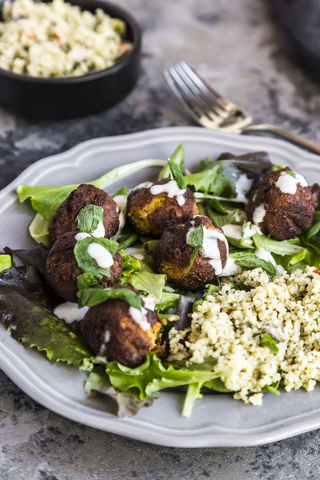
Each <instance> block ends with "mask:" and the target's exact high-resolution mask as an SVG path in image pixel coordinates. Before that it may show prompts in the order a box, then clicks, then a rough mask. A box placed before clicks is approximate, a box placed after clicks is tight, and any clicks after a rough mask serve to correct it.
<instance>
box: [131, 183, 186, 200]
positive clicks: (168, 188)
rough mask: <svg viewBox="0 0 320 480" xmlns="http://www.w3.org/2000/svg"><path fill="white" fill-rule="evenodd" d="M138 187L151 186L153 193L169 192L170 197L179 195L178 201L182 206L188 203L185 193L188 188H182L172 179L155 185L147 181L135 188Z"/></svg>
mask: <svg viewBox="0 0 320 480" xmlns="http://www.w3.org/2000/svg"><path fill="white" fill-rule="evenodd" d="M138 188H149V189H150V193H151V194H152V195H158V194H159V193H167V194H168V197H169V198H173V197H177V202H178V204H179V205H180V207H181V206H182V205H184V204H185V203H186V200H185V198H184V194H185V193H186V191H187V190H186V189H185V188H184V189H183V190H181V189H180V188H179V187H178V184H177V182H176V181H175V180H170V181H169V182H168V183H165V184H164V185H154V184H153V183H152V182H145V183H141V184H140V185H138V186H137V187H136V188H134V190H137V189H138Z"/></svg>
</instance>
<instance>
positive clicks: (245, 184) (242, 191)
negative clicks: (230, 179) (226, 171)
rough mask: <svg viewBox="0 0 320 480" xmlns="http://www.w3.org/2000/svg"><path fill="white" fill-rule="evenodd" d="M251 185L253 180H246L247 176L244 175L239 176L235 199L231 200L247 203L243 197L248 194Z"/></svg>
mask: <svg viewBox="0 0 320 480" xmlns="http://www.w3.org/2000/svg"><path fill="white" fill-rule="evenodd" d="M252 183H253V179H251V178H248V177H247V175H245V174H244V173H243V174H242V175H240V177H239V178H238V180H237V181H236V192H237V197H236V198H233V199H232V200H233V201H238V202H243V203H248V199H247V198H246V197H245V195H246V194H247V193H248V192H249V190H250V188H251V186H252Z"/></svg>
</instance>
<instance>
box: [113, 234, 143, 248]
mask: <svg viewBox="0 0 320 480" xmlns="http://www.w3.org/2000/svg"><path fill="white" fill-rule="evenodd" d="M138 239H139V235H137V234H136V233H133V234H132V233H129V234H128V235H121V237H118V243H119V247H118V251H120V250H125V249H126V248H129V247H130V245H132V244H133V243H134V242H136V241H137V240H138Z"/></svg>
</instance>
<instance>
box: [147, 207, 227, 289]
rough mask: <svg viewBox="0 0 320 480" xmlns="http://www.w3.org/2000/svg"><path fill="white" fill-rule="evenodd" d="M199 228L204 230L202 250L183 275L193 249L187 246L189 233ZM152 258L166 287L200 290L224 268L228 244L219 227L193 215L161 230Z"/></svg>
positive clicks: (202, 217)
mask: <svg viewBox="0 0 320 480" xmlns="http://www.w3.org/2000/svg"><path fill="white" fill-rule="evenodd" d="M200 225H203V227H204V229H203V230H204V242H203V248H204V251H198V252H197V254H196V257H195V259H194V262H193V264H192V267H191V269H190V271H189V272H188V273H187V274H186V272H187V271H188V269H189V267H190V259H191V256H192V252H193V249H194V247H193V246H191V245H188V244H187V240H188V237H189V232H190V231H192V230H195V229H196V228H197V227H199V226H200ZM152 258H153V260H154V265H153V268H154V270H155V271H156V272H157V273H162V274H166V275H167V280H168V283H169V284H170V285H172V286H174V287H178V288H181V289H183V290H200V289H201V288H204V287H205V285H206V284H207V283H212V282H213V281H214V280H216V278H217V276H218V275H219V274H220V273H221V272H222V270H223V269H224V267H225V265H226V263H227V258H228V242H227V240H226V238H225V236H224V234H223V231H222V229H221V228H220V227H215V226H214V225H213V224H212V222H211V220H210V219H209V218H208V217H204V216H200V215H197V216H195V217H193V218H192V217H191V218H190V217H189V220H188V221H187V222H185V223H181V224H176V225H173V226H172V227H170V228H168V229H167V230H165V231H164V233H163V235H162V237H161V238H160V241H159V242H158V243H157V245H156V247H155V249H154V251H153V255H152Z"/></svg>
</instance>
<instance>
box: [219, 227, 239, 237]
mask: <svg viewBox="0 0 320 480" xmlns="http://www.w3.org/2000/svg"><path fill="white" fill-rule="evenodd" d="M221 228H222V230H223V233H224V234H225V236H226V237H231V238H236V239H238V240H241V230H242V227H241V225H229V224H228V225H223V227H221Z"/></svg>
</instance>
